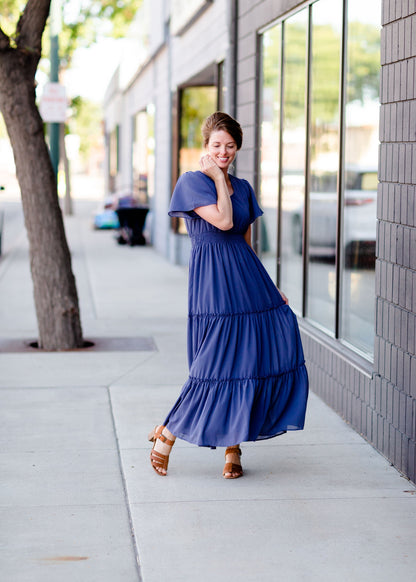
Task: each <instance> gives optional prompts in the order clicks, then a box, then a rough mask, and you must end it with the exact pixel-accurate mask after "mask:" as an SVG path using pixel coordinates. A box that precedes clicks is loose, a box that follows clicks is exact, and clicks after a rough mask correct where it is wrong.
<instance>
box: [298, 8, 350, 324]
mask: <svg viewBox="0 0 416 582" xmlns="http://www.w3.org/2000/svg"><path fill="white" fill-rule="evenodd" d="M311 34H312V39H311V52H312V54H311V90H310V139H309V144H310V146H309V221H308V222H309V233H308V234H309V237H308V238H309V245H308V258H309V261H308V294H307V310H306V315H307V317H308V318H309V319H311V320H313V321H314V322H316V323H318V324H320V325H322V326H323V327H324V328H325V329H327V330H328V331H330V332H332V333H335V300H336V271H335V256H336V241H337V214H338V195H337V188H338V167H339V134H340V132H339V89H340V55H341V40H342V0H320V1H319V2H316V4H313V6H312V30H311Z"/></svg>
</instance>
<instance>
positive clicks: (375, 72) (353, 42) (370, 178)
mask: <svg viewBox="0 0 416 582" xmlns="http://www.w3.org/2000/svg"><path fill="white" fill-rule="evenodd" d="M380 3H381V0H367V2H365V5H364V4H363V2H361V1H360V0H349V2H348V32H347V34H348V37H347V38H348V43H347V46H348V49H347V77H346V108H345V138H344V139H345V171H344V197H343V215H344V239H343V244H342V252H343V263H344V269H343V284H342V319H341V322H342V325H341V333H342V337H343V338H345V339H346V340H347V341H348V342H350V343H351V344H353V345H354V346H356V347H358V348H359V349H361V350H362V351H364V352H370V353H371V352H372V349H373V336H374V308H373V306H372V305H371V306H369V302H368V297H372V296H374V269H375V244H376V217H377V208H376V207H377V165H378V146H379V141H378V130H379V127H378V126H379V108H380V99H379V83H380V79H379V73H380V26H379V23H378V20H379V18H378V15H379V14H380V12H381V6H380Z"/></svg>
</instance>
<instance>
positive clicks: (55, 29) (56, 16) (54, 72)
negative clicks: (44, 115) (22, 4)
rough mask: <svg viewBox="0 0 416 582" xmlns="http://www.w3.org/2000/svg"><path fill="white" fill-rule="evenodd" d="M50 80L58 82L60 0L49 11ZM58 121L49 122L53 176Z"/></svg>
mask: <svg viewBox="0 0 416 582" xmlns="http://www.w3.org/2000/svg"><path fill="white" fill-rule="evenodd" d="M50 19H51V20H50V30H51V32H50V39H51V53H50V67H51V69H50V81H51V83H58V82H59V32H60V30H61V25H62V21H61V0H52V3H51V12H50ZM59 125H60V124H59V123H50V124H49V149H50V156H51V161H52V166H53V169H54V172H55V176H58V165H59V131H60V127H59Z"/></svg>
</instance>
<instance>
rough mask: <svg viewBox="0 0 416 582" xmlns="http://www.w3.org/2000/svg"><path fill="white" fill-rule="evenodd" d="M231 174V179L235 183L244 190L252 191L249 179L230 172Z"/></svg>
mask: <svg viewBox="0 0 416 582" xmlns="http://www.w3.org/2000/svg"><path fill="white" fill-rule="evenodd" d="M230 176H231V181H232V182H234V183H235V184H237V185H238V186H239V187H240V188H242V189H243V190H246V191H247V190H248V191H251V190H252V189H253V187H252V185H251V184H250V182H249V181H248V180H246V179H245V178H237V176H234V175H233V174H230Z"/></svg>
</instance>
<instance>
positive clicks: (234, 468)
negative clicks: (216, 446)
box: [222, 445, 243, 479]
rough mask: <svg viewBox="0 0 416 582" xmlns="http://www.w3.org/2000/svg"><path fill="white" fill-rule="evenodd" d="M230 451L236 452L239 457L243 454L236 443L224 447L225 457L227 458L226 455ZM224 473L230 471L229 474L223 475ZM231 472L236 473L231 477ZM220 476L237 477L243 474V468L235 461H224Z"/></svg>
mask: <svg viewBox="0 0 416 582" xmlns="http://www.w3.org/2000/svg"><path fill="white" fill-rule="evenodd" d="M230 453H237V454H238V455H239V456H240V457H241V455H242V454H243V453H242V452H241V449H240V447H239V446H238V445H236V446H234V447H228V448H227V449H225V458H227V455H229V454H230ZM226 473H231V476H230V477H226V476H225V474H226ZM232 473H236V475H235V476H234V477H233V476H232ZM222 476H223V477H224V479H238V478H239V477H242V476H243V468H242V466H241V465H236V464H235V463H225V466H224V471H223V472H222Z"/></svg>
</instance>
